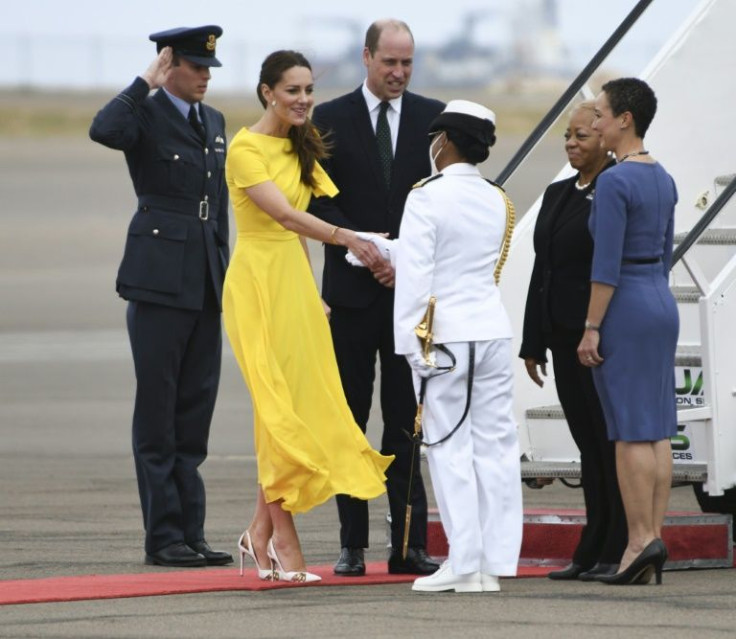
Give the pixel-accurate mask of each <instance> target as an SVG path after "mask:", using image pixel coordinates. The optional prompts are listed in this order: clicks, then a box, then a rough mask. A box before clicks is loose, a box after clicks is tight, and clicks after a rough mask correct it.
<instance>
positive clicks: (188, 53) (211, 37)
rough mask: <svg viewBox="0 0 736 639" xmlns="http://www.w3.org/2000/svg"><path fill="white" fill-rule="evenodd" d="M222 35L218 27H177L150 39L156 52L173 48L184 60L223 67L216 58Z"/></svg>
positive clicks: (156, 34) (153, 34) (154, 34)
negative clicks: (154, 45) (218, 42)
mask: <svg viewBox="0 0 736 639" xmlns="http://www.w3.org/2000/svg"><path fill="white" fill-rule="evenodd" d="M221 35H222V28H221V27H218V26H217V25H214V24H213V25H208V26H204V27H194V28H191V29H190V28H189V27H177V28H176V29H169V30H168V31H159V32H158V33H152V34H151V35H150V36H148V38H149V39H150V40H152V41H153V42H155V43H156V51H161V49H163V48H164V47H171V48H172V49H173V50H174V53H176V54H177V55H180V56H181V57H182V58H184V59H186V60H189V61H190V62H193V63H194V64H201V65H202V66H205V67H221V66H222V63H221V62H220V61H219V60H218V59H217V58H216V57H215V46H216V40H217V38H219V37H220V36H221Z"/></svg>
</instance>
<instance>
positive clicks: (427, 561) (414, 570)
mask: <svg viewBox="0 0 736 639" xmlns="http://www.w3.org/2000/svg"><path fill="white" fill-rule="evenodd" d="M401 554H402V553H401V550H397V549H396V548H394V549H393V550H392V551H391V556H390V557H389V558H388V572H389V574H392V575H431V574H433V573H435V572H437V569H438V568H439V567H440V565H439V564H438V563H437V562H436V561H435V560H434V559H432V558H431V557H430V556H429V555H428V554H427V551H426V550H425V549H424V548H419V547H416V548H408V549H407V551H406V559H404V558H402V556H401Z"/></svg>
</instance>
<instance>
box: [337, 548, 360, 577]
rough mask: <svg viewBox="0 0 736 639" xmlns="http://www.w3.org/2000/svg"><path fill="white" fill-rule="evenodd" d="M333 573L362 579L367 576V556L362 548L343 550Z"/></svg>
mask: <svg viewBox="0 0 736 639" xmlns="http://www.w3.org/2000/svg"><path fill="white" fill-rule="evenodd" d="M333 572H334V573H335V574H336V575H340V576H341V577H362V576H363V575H364V574H365V555H364V553H363V549H362V548H347V547H345V548H343V549H342V550H341V551H340V558H339V559H338V560H337V563H336V564H335V567H334V569H333Z"/></svg>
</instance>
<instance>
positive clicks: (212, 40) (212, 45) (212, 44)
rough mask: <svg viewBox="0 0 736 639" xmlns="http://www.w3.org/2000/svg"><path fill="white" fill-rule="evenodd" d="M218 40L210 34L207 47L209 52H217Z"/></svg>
mask: <svg viewBox="0 0 736 639" xmlns="http://www.w3.org/2000/svg"><path fill="white" fill-rule="evenodd" d="M216 39H217V38H216V37H215V36H214V34H210V35H208V36H207V44H206V45H205V47H207V51H214V50H215V40H216Z"/></svg>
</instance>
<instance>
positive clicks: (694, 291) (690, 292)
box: [670, 286, 700, 304]
mask: <svg viewBox="0 0 736 639" xmlns="http://www.w3.org/2000/svg"><path fill="white" fill-rule="evenodd" d="M670 290H671V291H672V295H674V296H675V301H677V302H682V303H683V304H696V303H697V302H698V300H699V299H700V289H699V288H698V287H697V286H672V287H670Z"/></svg>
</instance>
